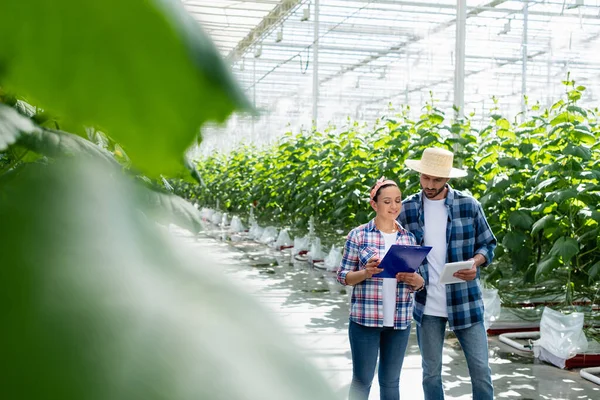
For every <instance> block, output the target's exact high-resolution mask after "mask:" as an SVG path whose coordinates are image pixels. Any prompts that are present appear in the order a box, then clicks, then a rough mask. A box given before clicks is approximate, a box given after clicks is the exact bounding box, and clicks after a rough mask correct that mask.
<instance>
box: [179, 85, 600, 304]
mask: <svg viewBox="0 0 600 400" xmlns="http://www.w3.org/2000/svg"><path fill="white" fill-rule="evenodd" d="M565 85H566V89H567V90H566V96H565V97H566V99H565V100H559V101H558V102H557V103H555V104H554V105H553V106H552V107H550V109H548V110H541V109H540V107H539V106H538V105H534V106H532V107H531V109H530V110H529V112H528V114H527V115H528V117H527V118H523V121H522V122H520V123H518V122H514V123H512V122H510V121H509V120H508V119H506V118H504V117H502V116H501V115H500V114H499V112H498V110H496V109H494V110H492V112H491V115H490V118H489V120H488V121H487V123H484V124H483V127H482V129H480V130H476V129H474V128H473V127H472V121H471V120H470V117H466V118H464V119H461V120H454V121H450V122H449V123H446V121H447V118H446V117H445V115H444V113H443V112H442V111H441V110H439V109H438V108H436V107H435V102H434V100H431V101H430V102H429V103H427V104H426V105H425V106H424V107H423V109H422V113H421V115H420V116H419V119H418V120H417V121H414V120H412V119H411V118H410V117H409V111H410V110H409V109H408V108H403V109H401V110H400V111H399V112H397V113H395V114H394V115H390V116H388V117H384V118H382V119H381V120H378V121H376V123H375V124H374V125H373V126H367V125H358V124H356V123H353V122H351V121H350V122H349V124H348V126H347V127H345V128H344V129H342V130H340V131H336V130H335V129H334V128H332V127H330V128H328V129H326V130H325V132H317V131H303V132H300V133H297V134H293V133H287V134H286V135H284V137H283V138H282V139H281V140H280V141H279V142H278V143H276V144H274V145H272V146H270V147H267V148H263V149H257V148H254V147H250V146H246V147H243V148H240V149H238V150H236V151H234V152H232V153H230V154H214V155H212V156H210V157H206V158H203V159H202V160H200V161H199V162H198V170H199V171H200V175H201V176H202V179H203V181H204V182H205V183H206V186H192V185H189V186H187V187H185V189H184V188H181V190H182V191H181V193H184V195H187V196H190V197H192V198H193V199H194V201H196V202H198V203H199V204H201V205H203V206H209V207H216V206H217V204H218V206H219V208H220V209H222V210H225V211H228V212H236V213H245V212H247V211H248V210H249V208H250V205H251V204H252V203H254V202H255V203H256V213H255V214H256V215H257V216H258V217H259V218H263V219H264V220H265V222H266V221H277V222H280V223H283V224H285V225H294V224H295V225H298V226H303V225H305V224H306V221H307V220H308V218H309V217H310V216H311V215H312V216H315V219H316V220H317V221H320V222H321V223H322V224H324V225H325V226H328V227H329V229H343V230H345V231H347V230H349V229H351V228H352V227H354V226H356V225H358V224H360V223H364V222H366V221H367V220H368V219H369V218H370V217H371V216H372V215H373V214H372V213H371V212H370V207H369V205H368V201H367V200H368V190H369V187H370V186H371V185H372V184H373V183H374V182H375V180H376V179H377V178H379V177H380V176H381V175H385V176H386V177H388V178H390V179H394V180H396V181H397V182H398V184H399V185H400V188H401V189H402V191H403V193H404V195H405V196H406V195H408V194H411V193H414V192H416V191H417V190H419V189H420V187H419V177H418V174H417V173H414V172H412V171H410V170H408V169H407V168H405V167H404V161H405V160H406V159H407V158H420V156H421V154H422V151H423V150H424V149H425V148H427V147H430V146H438V147H443V148H446V149H449V150H451V151H453V152H454V153H455V161H454V163H455V166H457V167H462V168H466V169H467V170H468V171H469V174H468V176H466V177H465V178H461V179H455V180H452V182H451V184H452V185H453V187H455V188H457V189H461V190H466V191H469V192H471V193H472V194H473V195H474V196H475V197H476V198H478V199H479V200H480V202H481V203H482V206H483V208H484V212H485V214H486V216H487V218H488V221H489V223H490V225H491V227H492V229H493V231H494V232H495V234H496V236H497V238H498V243H499V246H498V249H497V259H496V262H495V263H494V264H493V266H492V267H490V268H487V269H486V274H487V275H488V276H489V280H490V283H491V284H494V285H501V281H504V280H510V279H514V278H515V277H519V278H520V279H521V278H522V279H523V281H524V283H525V284H526V285H530V286H531V285H538V284H542V283H543V282H546V281H547V280H548V279H550V278H557V277H558V278H560V281H561V282H562V283H561V285H562V288H563V290H564V291H565V293H567V296H565V298H564V300H565V301H567V302H570V301H572V299H573V297H572V295H573V294H575V295H577V296H579V297H587V298H588V299H593V298H596V296H597V295H596V292H595V291H597V290H598V286H599V282H600V279H599V275H600V273H599V272H598V270H599V269H598V264H597V260H598V259H599V258H600V246H599V245H600V243H599V242H598V241H599V239H598V232H599V227H598V223H599V222H600V211H599V210H598V204H600V182H599V180H600V172H598V171H599V169H600V168H599V166H600V128H599V125H598V121H597V114H598V110H597V109H583V108H581V107H579V106H578V105H577V100H578V99H579V98H580V97H581V93H582V92H583V91H584V90H585V88H584V87H582V86H574V82H573V81H567V82H566V83H565ZM186 193H187V194H186ZM590 283H591V286H590ZM569 288H574V289H573V290H574V291H573V290H571V289H569Z"/></svg>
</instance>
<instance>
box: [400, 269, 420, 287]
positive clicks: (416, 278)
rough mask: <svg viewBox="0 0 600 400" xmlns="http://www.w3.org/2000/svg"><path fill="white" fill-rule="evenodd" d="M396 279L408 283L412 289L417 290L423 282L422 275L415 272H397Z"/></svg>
mask: <svg viewBox="0 0 600 400" xmlns="http://www.w3.org/2000/svg"><path fill="white" fill-rule="evenodd" d="M396 280H397V281H398V282H404V283H406V284H407V285H410V287H411V288H412V289H413V290H417V289H419V288H421V287H423V285H424V284H425V280H424V279H423V277H422V276H421V275H419V274H417V273H415V272H398V273H397V274H396Z"/></svg>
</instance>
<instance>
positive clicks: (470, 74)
mask: <svg viewBox="0 0 600 400" xmlns="http://www.w3.org/2000/svg"><path fill="white" fill-rule="evenodd" d="M183 2H184V5H185V7H186V9H188V11H189V12H190V13H192V15H193V16H194V17H195V18H196V19H198V20H199V21H200V22H201V24H202V25H203V26H204V28H205V29H206V30H207V31H208V33H209V34H210V36H211V37H212V38H213V40H214V41H215V43H216V45H217V46H218V48H219V49H220V51H221V52H222V54H223V56H224V57H226V58H227V59H228V60H229V62H230V64H231V68H232V70H233V72H234V74H235V75H236V76H237V78H238V81H239V82H240V83H241V85H242V87H243V88H244V89H245V90H246V93H247V94H248V97H249V99H250V100H251V101H253V102H254V103H255V105H256V107H257V108H258V109H259V110H261V115H260V116H259V117H255V118H251V117H248V116H244V115H236V116H234V117H232V118H231V119H230V121H228V123H227V124H226V125H225V126H224V127H213V128H210V129H208V130H207V131H206V133H205V143H204V147H205V148H206V149H208V150H210V149H212V148H228V147H230V146H232V145H235V143H237V142H238V141H241V140H245V141H252V142H255V143H257V144H260V143H263V142H265V141H269V140H271V139H273V138H275V137H277V136H279V135H281V134H283V133H284V132H285V131H286V130H289V129H298V128H299V127H301V126H304V127H310V126H311V123H312V122H311V121H312V116H313V74H314V72H315V62H314V53H313V49H314V48H315V43H317V45H318V46H317V47H318V69H317V72H318V73H317V76H318V79H317V80H318V82H319V85H318V91H319V96H318V120H317V126H318V127H319V128H322V127H325V126H326V125H327V124H328V123H329V122H331V123H334V124H338V125H339V124H342V123H344V122H345V121H347V118H348V117H351V118H354V119H358V120H365V121H374V120H375V119H376V118H377V117H380V116H381V115H383V114H384V113H385V111H386V110H387V109H388V107H389V104H390V103H392V104H393V105H394V106H396V107H399V106H401V105H405V104H406V105H410V106H411V107H412V109H413V110H415V111H416V112H418V111H419V110H420V108H421V107H422V106H423V105H424V104H425V102H426V101H428V100H429V99H430V98H431V94H430V93H432V95H433V98H434V99H436V101H437V105H438V107H440V108H442V109H444V110H447V111H448V114H447V115H452V112H451V107H452V104H453V100H454V74H455V72H454V69H455V66H454V63H455V53H456V48H455V36H456V12H457V11H456V7H457V6H456V4H457V1H456V0H437V1H432V0H412V1H404V0H319V1H318V3H319V4H318V5H319V7H318V20H319V22H318V36H317V37H318V41H315V11H316V4H315V3H316V0H254V1H233V0H190V1H185V0H184V1H183ZM466 4H467V10H466V12H467V20H466V43H465V47H464V52H465V88H464V99H465V105H464V111H465V113H470V112H475V114H476V118H486V117H487V113H488V112H489V110H490V108H491V107H493V106H494V103H493V100H492V96H494V97H495V98H496V99H497V101H498V107H499V108H500V112H501V113H503V114H505V115H508V116H515V115H517V114H518V113H519V112H520V111H521V109H522V99H523V94H526V95H527V96H528V98H529V102H530V103H532V102H536V101H539V102H540V103H541V104H542V105H543V106H546V105H549V104H551V103H552V102H554V101H556V100H558V98H559V97H560V95H561V94H562V93H564V87H563V86H562V84H561V81H562V80H564V79H565V78H566V76H567V72H570V74H571V78H572V79H575V80H576V82H577V84H578V85H583V86H586V87H587V91H586V93H585V96H584V98H582V104H584V105H586V106H597V105H598V98H599V96H600V0H583V1H582V0H537V1H533V0H530V1H512V0H487V1H482V0H467V1H466ZM525 27H526V29H525ZM524 32H526V35H525V34H524ZM524 49H525V50H524ZM525 57H526V58H525ZM524 59H525V60H526V62H525V65H526V69H525V70H526V74H525V82H523V79H522V77H523V70H524V67H523V60H524ZM523 88H525V93H523ZM224 132H225V134H223V133H224Z"/></svg>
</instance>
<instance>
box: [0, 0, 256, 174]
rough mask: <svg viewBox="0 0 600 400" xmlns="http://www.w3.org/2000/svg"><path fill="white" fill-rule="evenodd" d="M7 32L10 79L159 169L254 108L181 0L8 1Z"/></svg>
mask: <svg viewBox="0 0 600 400" xmlns="http://www.w3.org/2000/svg"><path fill="white" fill-rule="evenodd" d="M133 21H135V22H133ZM0 37H2V40H1V41H0V65H1V66H2V85H3V87H4V88H5V89H8V90H11V91H14V92H16V93H19V94H22V95H23V96H26V97H27V98H28V99H30V102H31V103H32V104H34V105H37V106H41V107H42V108H44V109H45V110H48V111H49V112H51V113H53V114H55V115H62V116H65V117H67V118H68V119H69V120H70V121H71V120H72V121H73V122H74V123H77V124H81V125H86V126H97V127H99V128H100V129H101V130H102V131H104V132H106V133H107V134H108V135H109V136H110V137H111V138H113V139H114V140H115V141H116V142H118V143H120V144H121V145H123V147H124V148H125V150H126V151H127V153H128V155H129V156H130V157H131V159H132V161H133V162H134V165H136V166H137V167H138V168H140V169H141V170H143V171H144V172H146V173H149V174H151V175H153V176H157V175H158V174H159V173H163V174H171V173H174V172H177V171H179V168H180V166H181V165H182V155H183V153H184V150H185V149H186V148H187V147H188V146H189V145H190V144H191V143H192V142H193V141H194V139H195V138H196V136H197V134H198V132H199V128H200V126H201V125H202V124H203V123H204V122H206V121H209V120H214V121H223V120H224V119H225V118H226V117H227V116H228V115H229V114H230V113H231V112H232V111H233V109H234V108H248V103H247V101H246V100H245V97H244V96H243V94H242V92H241V90H240V89H239V88H238V87H237V85H236V84H235V83H234V81H233V78H232V76H231V73H230V72H229V70H228V68H227V67H226V66H225V64H224V62H223V61H222V60H221V58H220V56H219V53H218V51H217V50H216V48H215V47H214V45H213V44H212V43H211V41H210V40H209V38H208V36H207V35H206V34H205V33H204V32H203V31H202V30H201V29H200V27H199V26H198V24H197V23H196V22H195V21H194V20H193V19H192V17H191V16H190V15H189V14H187V12H185V10H184V9H183V5H182V4H181V3H180V2H175V1H162V0H129V1H120V0H104V1H100V2H89V1H76V0H56V1H52V2H47V1H45V0H30V1H19V0H9V1H3V2H0ZM209 104H210V107H207V105H209Z"/></svg>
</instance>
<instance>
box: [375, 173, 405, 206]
mask: <svg viewBox="0 0 600 400" xmlns="http://www.w3.org/2000/svg"><path fill="white" fill-rule="evenodd" d="M384 185H394V186H396V187H398V185H397V184H396V182H394V181H392V180H389V179H385V176H382V177H381V178H379V179H378V180H377V182H376V183H375V186H374V187H373V189H371V200H373V198H374V197H375V195H376V194H377V191H378V190H379V188H381V187H382V186H384Z"/></svg>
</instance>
